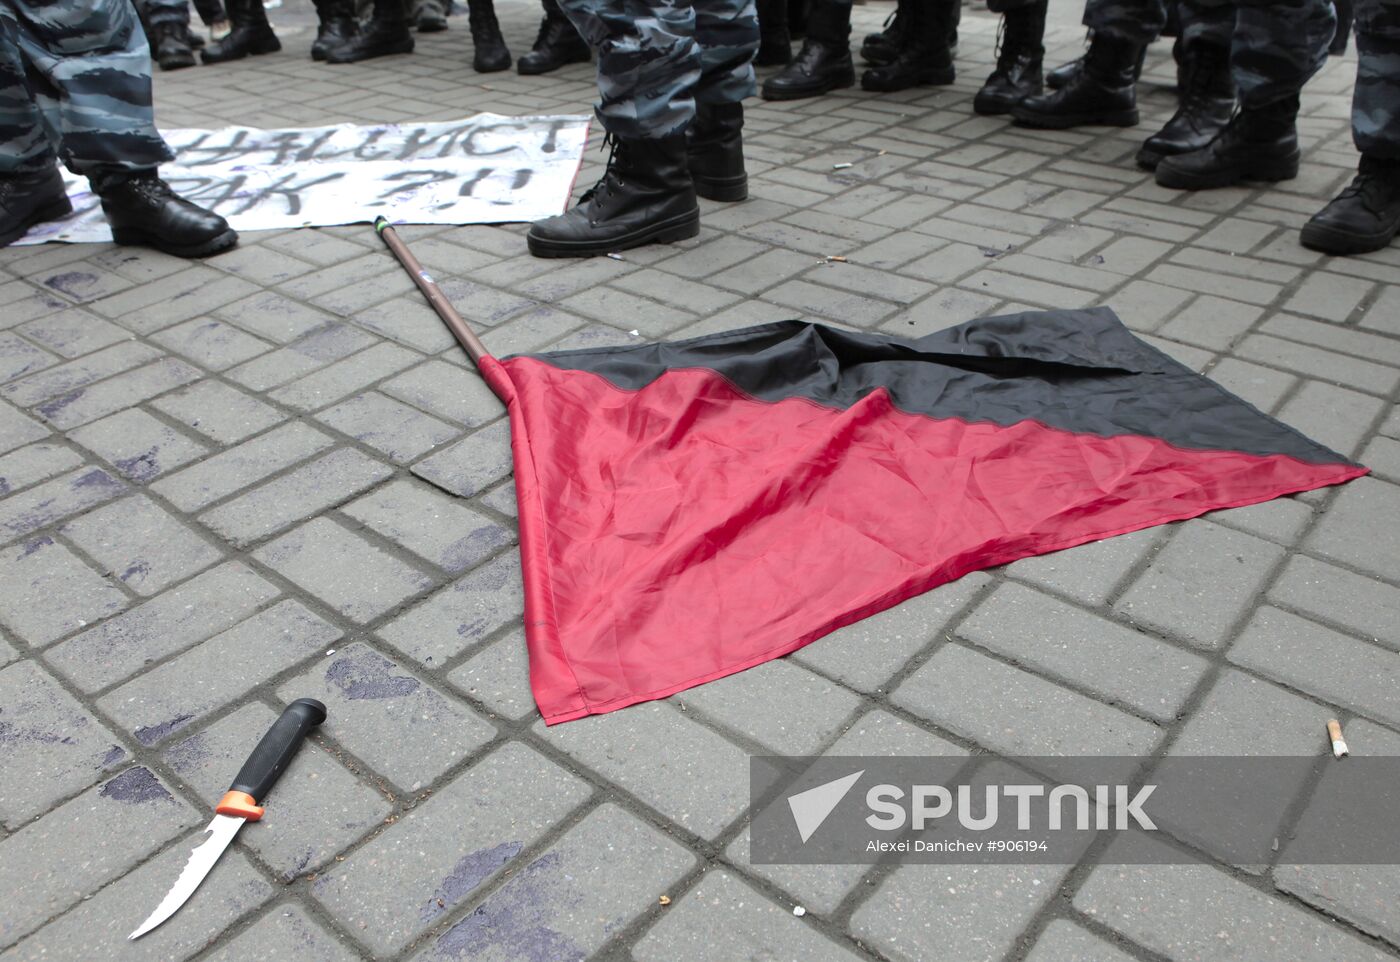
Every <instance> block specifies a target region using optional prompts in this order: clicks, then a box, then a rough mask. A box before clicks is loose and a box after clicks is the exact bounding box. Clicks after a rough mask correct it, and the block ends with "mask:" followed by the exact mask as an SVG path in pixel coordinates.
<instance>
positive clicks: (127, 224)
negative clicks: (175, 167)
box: [90, 171, 238, 257]
mask: <svg viewBox="0 0 1400 962" xmlns="http://www.w3.org/2000/svg"><path fill="white" fill-rule="evenodd" d="M90 179H91V180H92V182H93V192H94V193H95V194H97V196H98V197H100V198H101V200H102V211H103V213H105V214H106V215H107V222H108V223H109V224H111V225H112V240H114V241H116V242H117V243H118V244H136V245H140V246H142V247H154V248H155V249H156V250H159V251H164V252H165V253H167V254H174V255H175V256H176V257H208V256H209V255H211V254H218V253H219V252H221V251H226V250H228V249H229V248H230V247H232V246H233V245H235V244H237V243H238V234H236V233H235V232H234V230H233V228H231V227H229V226H228V221H226V220H224V219H223V218H222V217H220V216H219V215H218V214H215V213H214V212H212V211H207V210H205V209H204V208H203V207H199V206H198V205H195V204H192V203H190V202H189V201H187V200H185V199H184V198H183V197H179V196H177V195H176V194H175V192H174V191H172V190H171V189H170V185H169V184H167V183H166V182H165V181H163V180H161V179H160V178H159V177H157V176H156V173H155V171H148V172H143V173H120V174H112V175H106V176H102V175H94V176H93V177H92V178H90Z"/></svg>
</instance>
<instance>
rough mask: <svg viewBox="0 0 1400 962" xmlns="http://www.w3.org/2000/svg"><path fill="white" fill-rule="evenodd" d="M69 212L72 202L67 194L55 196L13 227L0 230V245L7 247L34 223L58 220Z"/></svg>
mask: <svg viewBox="0 0 1400 962" xmlns="http://www.w3.org/2000/svg"><path fill="white" fill-rule="evenodd" d="M71 213H73V202H72V201H71V200H69V199H68V195H67V194H64V195H63V196H62V197H59V198H55V199H54V200H52V201H50V202H49V203H47V204H45V205H44V206H43V207H40V208H39V209H38V210H36V211H35V212H34V213H32V214H30V215H29V216H28V217H27V218H25V219H24V220H22V221H20V222H19V224H18V225H16V226H15V227H10V228H7V229H5V230H4V231H0V247H9V246H10V245H11V244H13V243H14V242H15V241H17V240H19V239H20V238H21V237H23V236H24V235H25V234H27V233H29V228H31V227H33V226H34V225H35V224H43V223H47V222H48V221H51V220H58V219H60V218H63V217H67V216H68V215H69V214H71Z"/></svg>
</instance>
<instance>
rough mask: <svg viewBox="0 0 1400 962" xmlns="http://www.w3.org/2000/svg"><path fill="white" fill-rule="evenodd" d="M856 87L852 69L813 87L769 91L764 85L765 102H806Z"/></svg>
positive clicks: (854, 71)
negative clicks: (826, 94)
mask: <svg viewBox="0 0 1400 962" xmlns="http://www.w3.org/2000/svg"><path fill="white" fill-rule="evenodd" d="M855 85H856V68H855V67H854V66H852V67H851V69H850V71H849V72H843V73H841V74H839V75H838V76H836V77H834V78H829V79H828V80H827V81H825V82H823V83H820V84H816V85H813V86H811V87H801V88H785V87H779V88H777V89H775V90H772V89H769V87H768V85H767V84H764V85H763V99H764V100H806V99H807V98H808V97H820V96H821V95H822V94H825V93H830V92H831V91H833V90H840V89H842V88H843V87H854V86H855Z"/></svg>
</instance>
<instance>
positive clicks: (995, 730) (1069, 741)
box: [891, 645, 1162, 756]
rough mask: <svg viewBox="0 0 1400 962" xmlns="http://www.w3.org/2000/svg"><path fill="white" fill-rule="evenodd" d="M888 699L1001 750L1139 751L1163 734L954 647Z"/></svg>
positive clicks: (1149, 747)
mask: <svg viewBox="0 0 1400 962" xmlns="http://www.w3.org/2000/svg"><path fill="white" fill-rule="evenodd" d="M891 698H892V700H893V701H894V702H895V703H896V704H898V705H900V706H902V707H904V708H907V709H909V710H910V711H912V712H914V713H915V714H916V715H919V716H920V717H922V718H927V719H929V720H930V721H932V722H934V723H936V724H938V725H939V726H941V727H943V728H945V729H947V730H948V731H951V732H953V733H955V734H958V735H962V736H963V737H965V738H969V739H972V740H973V741H976V742H977V743H979V744H981V745H983V746H985V747H987V748H990V749H992V750H993V751H996V752H1000V753H1002V754H1005V755H1071V756H1072V755H1080V756H1085V755H1145V754H1147V753H1148V752H1150V751H1151V750H1152V748H1153V746H1154V745H1156V744H1157V742H1158V741H1159V740H1160V739H1161V737H1162V733H1161V731H1160V730H1159V729H1158V728H1157V727H1156V726H1155V725H1152V724H1149V723H1148V722H1145V721H1141V720H1139V719H1136V718H1133V717H1131V716H1129V715H1125V714H1124V713H1122V712H1120V711H1118V710H1117V709H1114V708H1110V707H1108V706H1107V705H1103V704H1100V703H1099V702H1096V701H1094V700H1093V699H1091V698H1087V697H1085V696H1084V695H1080V694H1077V693H1075V692H1072V691H1070V690H1069V689H1067V688H1061V687H1059V686H1058V685H1054V684H1051V683H1050V682H1048V681H1046V680H1045V679H1043V678H1040V677H1037V676H1036V675H1032V674H1030V673H1029V672H1025V671H1021V670H1020V669H1017V668H1012V667H1011V666H1009V665H1005V664H1002V663H1001V662H999V661H996V660H994V659H992V658H989V657H987V656H985V655H979V654H976V653H975V652H972V651H969V650H968V649H966V648H962V647H960V646H958V645H947V646H945V647H943V648H941V649H939V651H938V653H937V654H935V655H934V656H933V658H931V659H929V661H928V663H927V664H925V665H924V666H923V667H922V668H920V669H919V670H918V671H916V672H915V673H914V674H912V675H910V676H909V678H908V679H906V680H905V682H904V683H903V684H902V685H900V686H899V687H898V688H896V689H895V691H894V694H893V695H892V696H891ZM1086 732H1093V733H1094V734H1093V737H1086V735H1085V733H1086Z"/></svg>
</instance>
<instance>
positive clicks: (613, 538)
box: [376, 221, 1366, 724]
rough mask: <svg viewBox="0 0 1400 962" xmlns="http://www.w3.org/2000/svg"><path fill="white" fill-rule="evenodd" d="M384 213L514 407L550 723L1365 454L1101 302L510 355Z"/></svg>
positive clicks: (530, 599)
mask: <svg viewBox="0 0 1400 962" xmlns="http://www.w3.org/2000/svg"><path fill="white" fill-rule="evenodd" d="M376 229H378V230H379V231H380V233H381V235H382V236H384V239H385V240H386V242H387V243H388V244H389V246H390V247H391V248H393V250H394V252H395V254H397V255H398V256H399V258H400V260H401V261H403V263H404V265H405V266H406V267H407V268H408V270H409V272H410V273H411V274H412V275H413V276H414V278H415V280H416V281H417V283H418V285H419V287H420V288H421V289H422V290H423V291H424V293H425V294H426V295H427V296H428V298H429V300H430V301H431V302H432V303H433V305H434V307H435V308H436V309H437V311H438V313H439V314H440V315H441V316H442V318H443V320H444V321H446V322H447V324H448V326H449V327H451V328H452V330H453V333H454V334H456V336H457V337H458V339H459V340H460V341H461V342H462V344H463V346H464V347H465V348H466V349H467V351H468V353H469V354H471V356H472V358H473V360H475V361H476V363H477V366H478V368H479V369H480V371H481V372H482V375H483V377H484V378H485V379H486V381H487V383H488V384H490V385H491V388H492V389H493V390H494V391H495V392H496V394H497V395H498V396H499V397H500V398H501V399H502V400H503V401H505V402H506V405H507V407H508V408H509V411H510V424H511V436H512V445H513V449H514V461H515V485H516V492H517V495H518V501H519V508H520V545H521V555H522V561H523V566H524V577H525V633H526V641H527V644H528V647H529V654H530V685H531V688H532V689H533V691H534V695H535V701H536V703H537V704H538V705H539V708H540V712H541V713H542V714H543V715H544V719H545V721H546V722H547V723H549V724H555V723H557V722H563V721H569V720H571V719H574V718H580V717H582V716H584V715H591V714H599V713H602V712H608V711H613V710H614V709H618V708H622V707H624V706H626V705H631V704H634V703H636V702H640V701H647V700H649V699H653V698H663V697H665V696H667V695H670V694H674V693H675V692H678V691H682V690H684V689H686V688H690V687H693V686H695V685H699V684H701V683H703V682H706V681H710V680H713V679H715V678H720V677H723V676H724V675H729V674H732V673H734V672H737V671H742V670H743V669H745V668H750V667H752V666H754V665H757V664H761V663H762V662H765V661H768V660H769V659H771V658H777V657H779V656H781V655H785V654H787V653H788V652H791V651H794V650H796V649H798V648H801V647H802V646H803V645H806V644H807V643H809V642H811V641H813V640H814V639H816V638H819V637H821V636H822V635H824V634H826V633H828V632H830V631H834V630H835V629H837V628H840V627H842V626H844V625H848V624H850V623H852V622H854V621H857V620H859V619H861V618H864V617H866V616H868V615H872V614H874V613H876V612H878V611H881V610H883V609H885V608H889V607H891V606H892V605H895V604H898V603H899V602H901V601H903V600H905V599H906V598H909V597H912V596H913V595H916V594H919V593H920V592H924V591H928V590H929V589H931V588H934V587H936V586H938V585H940V584H943V583H944V582H948V581H952V580H954V579H956V578H960V577H962V576H963V575H964V574H967V573H968V572H970V571H975V570H977V569H979V568H989V567H992V566H994V565H1000V564H1006V563H1008V562H1011V561H1015V560H1017V559H1018V558H1024V557H1027V556H1029V555H1035V554H1041V553H1044V552H1047V551H1056V550H1059V549H1062V548H1068V547H1071V546H1073V545H1078V544H1083V543H1085V542H1088V541H1095V540H1098V539H1100V538H1107V537H1111V536H1113V535H1117V534H1124V533H1126V532H1129V531H1135V530H1137V529H1139V528H1146V527H1150V526H1152V525H1157V524H1163V523H1165V522H1168V521H1178V520H1181V519H1183V518H1191V517H1194V516H1196V515H1199V514H1202V513H1204V512H1207V511H1212V510H1215V509H1217V508H1229V507H1238V506H1241V505H1246V504H1253V503H1256V502H1259V501H1267V500H1269V499H1270V498H1275V497H1279V496H1280V495H1285V494H1290V493H1293V492H1296V491H1306V490H1309V489H1311V488H1317V487H1321V486H1323V485H1328V484H1338V483H1340V482H1343V481H1347V480H1350V479H1351V478H1355V477H1358V476H1360V475H1362V474H1365V473H1366V469H1365V468H1363V467H1361V466H1360V465H1357V464H1355V463H1353V462H1351V461H1349V460H1347V459H1346V458H1345V457H1343V456H1342V455H1340V454H1338V453H1336V452H1335V451H1329V450H1328V449H1327V448H1325V447H1323V446H1321V445H1319V444H1316V443H1314V442H1312V441H1310V440H1308V439H1307V438H1306V437H1304V436H1303V435H1301V434H1299V433H1298V432H1297V431H1294V430H1293V429H1292V428H1290V427H1288V426H1287V425H1284V424H1282V423H1280V422H1279V421H1276V420H1274V419H1273V418H1271V417H1269V416H1268V415H1266V414H1263V413H1261V412H1260V411H1258V410H1257V409H1255V408H1254V407H1252V406H1251V405H1249V404H1248V403H1246V402H1245V401H1243V400H1241V399H1240V398H1238V397H1235V396H1234V395H1232V394H1230V393H1229V392H1227V391H1225V390H1224V389H1223V388H1221V387H1220V386H1219V385H1217V384H1215V383H1213V382H1212V381H1210V380H1208V379H1207V378H1205V377H1202V376H1201V375H1199V374H1196V373H1195V372H1193V371H1191V370H1190V369H1189V368H1187V367H1185V366H1183V365H1181V364H1180V363H1178V362H1176V361H1174V360H1172V359H1171V358H1169V357H1167V356H1166V355H1165V354H1163V353H1161V352H1160V351H1158V350H1156V349H1155V348H1153V347H1152V346H1150V345H1148V344H1146V343H1144V342H1143V341H1140V340H1138V339H1137V338H1136V337H1134V336H1133V335H1132V334H1131V333H1130V332H1129V331H1128V329H1127V328H1125V327H1124V326H1123V325H1122V323H1121V322H1120V321H1119V320H1118V318H1117V317H1116V316H1115V315H1114V313H1113V312H1112V311H1110V310H1107V309H1104V308H1099V309H1094V310H1084V311H1051V312H1044V313H1040V312H1028V313H1021V314H1012V315H1007V316H1004V317H992V318H985V319H981V320H976V321H971V322H968V323H966V324H962V325H959V326H957V327H953V328H950V329H948V330H946V331H940V332H938V333H935V334H930V335H928V336H926V337H920V338H913V339H907V338H900V337H889V336H882V335H876V334H867V333H852V332H849V331H844V330H837V329H834V328H830V327H825V326H822V325H820V324H809V323H803V322H799V321H785V322H782V323H778V324H767V325H763V326H761V327H751V328H747V329H745V330H740V331H731V332H727V333H724V334H715V335H710V336H706V337H698V338H694V339H691V340H686V341H676V342H669V343H659V344H638V345H635V346H628V347H608V348H596V349H588V350H581V351H560V352H554V353H547V354H532V355H519V356H515V357H509V358H506V359H504V360H497V359H495V358H493V357H491V356H490V355H489V354H487V353H486V350H485V347H484V346H483V345H482V344H481V342H480V341H479V340H478V339H477V338H476V336H475V335H474V334H472V333H471V331H470V330H469V329H468V328H467V326H466V324H465V323H463V322H462V319H461V318H460V317H459V316H458V315H457V313H456V311H455V310H453V309H452V307H451V305H450V304H448V303H447V301H446V298H445V297H443V295H442V293H441V291H440V290H438V288H437V287H436V285H435V284H434V283H433V281H432V279H431V278H430V277H428V275H427V274H426V273H425V272H423V270H422V268H421V266H420V265H419V264H418V263H417V261H416V260H414V259H413V256H412V254H411V253H409V252H408V251H407V249H406V248H405V247H404V246H403V243H402V241H400V240H398V238H397V237H395V236H394V234H393V231H392V229H390V228H388V227H387V224H384V223H383V222H382V221H381V222H380V223H377V224H376Z"/></svg>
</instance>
